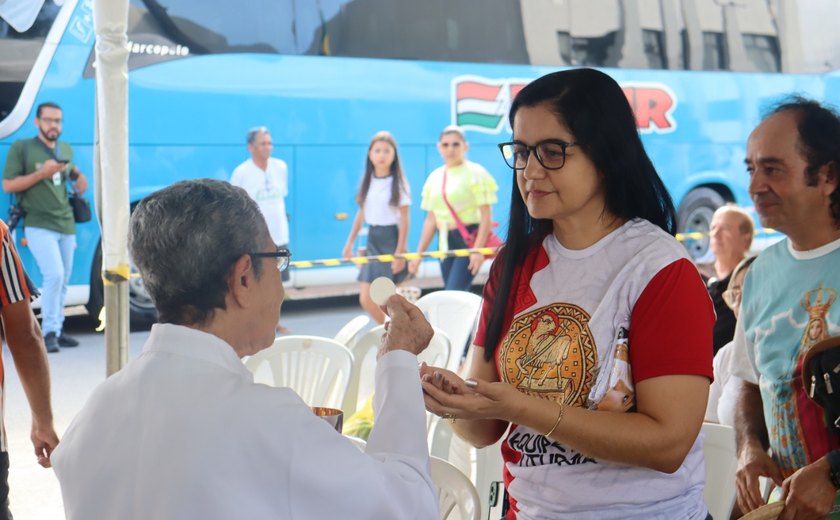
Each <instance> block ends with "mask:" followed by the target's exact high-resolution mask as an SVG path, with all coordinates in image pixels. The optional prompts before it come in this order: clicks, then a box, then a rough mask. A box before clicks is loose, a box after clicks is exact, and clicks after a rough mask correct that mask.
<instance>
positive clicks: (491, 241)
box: [443, 167, 504, 256]
mask: <svg viewBox="0 0 840 520" xmlns="http://www.w3.org/2000/svg"><path fill="white" fill-rule="evenodd" d="M446 171H447V168H446V167H444V168H443V202H444V204H446V207H447V208H449V212H450V213H452V218H454V219H455V225H456V226H457V227H458V232H459V233H460V234H461V238H463V239H464V242H466V244H467V247H469V248H473V247H475V239H476V236H477V235H478V229H476V230H475V231H473V232H472V233H470V231H469V230H468V229H467V226H465V225H464V222H463V221H462V220H461V219H460V218H459V217H458V214H457V213H455V208H453V207H452V204H450V203H449V199H447V198H446ZM502 245H504V242H503V241H502V239H501V238H499V235H497V234H496V233H493V230H492V229H491V230H490V232H489V233H488V234H487V240H486V241H485V243H484V247H500V246H502ZM485 256H495V255H485Z"/></svg>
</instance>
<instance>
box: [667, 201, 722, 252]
mask: <svg viewBox="0 0 840 520" xmlns="http://www.w3.org/2000/svg"><path fill="white" fill-rule="evenodd" d="M725 203H726V200H724V198H723V197H722V196H721V195H720V194H719V193H718V192H716V191H715V190H713V189H711V188H696V189H693V190H691V191H690V192H688V194H687V195H686V196H685V197H684V198H683V200H682V202H681V203H680V207H679V209H677V233H683V234H689V233H700V234H701V236H695V237H691V236H688V237H683V245H684V246H685V248H686V249H687V250H688V254H689V256H690V257H691V259H692V260H694V261H695V262H706V261H711V260H712V252H711V251H710V250H709V229H710V227H711V224H712V215H713V214H714V212H715V210H716V209H718V208H719V207H721V206H723V205H724V204H725Z"/></svg>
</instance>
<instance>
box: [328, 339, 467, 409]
mask: <svg viewBox="0 0 840 520" xmlns="http://www.w3.org/2000/svg"><path fill="white" fill-rule="evenodd" d="M384 334H385V326H384V325H379V326H377V327H374V328H372V329H370V330H369V331H367V332H365V333H364V334H362V335H361V336H360V337H359V339H358V340H357V341H356V344H355V345H354V346H353V350H352V352H353V375H352V377H351V378H350V383H349V385H348V387H347V394H346V396H345V398H344V404H343V405H342V410H344V414H345V416H347V417H349V416H350V415H352V414H353V413H355V412H356V410H358V409H359V407H360V406H361V405H362V404H363V403H364V402H365V399H367V398H368V397H369V396H370V394H372V393H373V376H374V373H375V371H376V351H377V349H378V348H379V345H380V341H381V339H382V336H383V335H384ZM450 353H451V348H450V343H449V339H448V338H447V337H446V334H445V333H444V332H443V331H441V330H439V329H435V334H434V336H432V340H431V341H430V342H429V346H428V347H426V350H424V351H423V352H421V353H420V355H419V356H417V359H418V361H420V362H423V361H425V362H426V364H427V365H433V366H444V365H445V364H446V361H447V360H448V359H449V355H450Z"/></svg>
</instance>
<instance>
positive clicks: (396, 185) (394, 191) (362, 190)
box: [356, 130, 408, 208]
mask: <svg viewBox="0 0 840 520" xmlns="http://www.w3.org/2000/svg"><path fill="white" fill-rule="evenodd" d="M378 142H383V143H388V144H390V145H391V148H393V149H394V162H392V163H391V175H392V176H393V177H394V182H392V183H391V200H389V201H388V204H389V205H391V206H393V207H395V208H398V207H399V206H400V193H401V192H402V191H405V192H406V193H407V192H408V187H407V184H408V183H407V182H406V180H405V174H403V170H402V166H401V165H400V153H399V151H397V141H396V140H395V139H394V136H393V135H391V132H386V131H385V130H382V131H381V132H376V134H374V136H373V138H372V139H371V140H370V145H369V146H368V151H367V155H366V156H365V174H364V176H362V182H361V184H360V185H359V192H358V193H356V204H358V205H359V207H360V208H361V207H362V206H364V205H365V199H366V198H367V193H368V190H369V189H370V179H371V177H373V173H374V167H373V163H372V162H371V161H370V151H371V149H373V145H375V144H376V143H378Z"/></svg>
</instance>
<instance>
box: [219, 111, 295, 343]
mask: <svg viewBox="0 0 840 520" xmlns="http://www.w3.org/2000/svg"><path fill="white" fill-rule="evenodd" d="M245 139H246V142H247V143H248V151H249V152H250V153H251V158H250V159H248V160H247V161H245V162H243V163H242V164H240V165H239V166H237V167H236V169H235V170H233V175H231V176H230V183H231V184H233V185H234V186H239V187H240V188H242V189H244V190H245V191H247V192H248V195H249V196H250V197H251V198H252V199H254V200H255V201H256V202H257V205H258V206H259V207H260V211H261V212H262V214H263V217H265V222H266V224H268V232H269V233H271V239H272V240H273V241H274V243H275V244H276V245H277V247H278V248H282V249H288V248H289V219H288V217H287V215H286V200H285V197H286V195H288V194H289V183H288V178H289V168H288V167H287V166H286V163H285V162H283V161H281V160H280V159H276V158H274V157H272V156H271V152H272V151H273V150H274V143H273V142H272V140H271V134H270V133H269V131H268V128H266V127H264V126H260V127H256V128H252V129H250V130H248V133H247V134H246V136H245ZM283 281H284V282H288V281H289V272H288V271H283ZM277 332H284V333H287V332H288V330H287V329H286V328H285V327H283V326H282V325H280V324H279V323H278V324H277Z"/></svg>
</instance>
